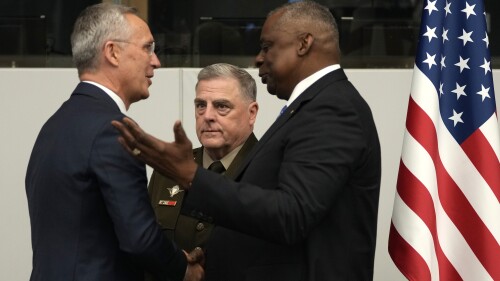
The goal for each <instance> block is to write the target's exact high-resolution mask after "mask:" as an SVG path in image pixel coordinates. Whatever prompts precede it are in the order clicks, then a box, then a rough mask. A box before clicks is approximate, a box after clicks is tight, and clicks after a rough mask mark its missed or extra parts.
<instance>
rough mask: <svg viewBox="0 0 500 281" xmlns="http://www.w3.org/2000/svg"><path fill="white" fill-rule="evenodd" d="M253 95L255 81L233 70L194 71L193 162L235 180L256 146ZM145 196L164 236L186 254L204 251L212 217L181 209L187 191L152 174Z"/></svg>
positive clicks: (223, 67)
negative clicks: (196, 73)
mask: <svg viewBox="0 0 500 281" xmlns="http://www.w3.org/2000/svg"><path fill="white" fill-rule="evenodd" d="M256 97H257V87H256V84H255V80H254V79H253V78H252V76H251V75H250V74H249V73H248V72H247V71H245V70H244V69H241V68H239V67H237V66H233V65H230V64H225V63H218V64H212V65H209V66H207V67H205V68H203V69H202V70H201V71H200V72H199V73H198V83H197V84H196V98H195V100H194V106H195V119H196V134H197V136H198V140H199V141H200V143H201V144H202V147H199V148H196V149H194V150H193V157H194V161H195V162H196V164H198V165H199V166H200V167H203V168H205V169H209V170H213V171H215V172H219V173H222V174H224V175H225V176H226V177H227V178H230V179H234V177H235V176H236V172H237V170H238V167H239V166H240V165H241V163H242V162H243V161H244V159H245V156H246V155H247V154H248V153H249V152H250V150H251V149H252V147H253V146H254V145H255V144H256V143H257V138H256V137H255V135H254V134H253V133H252V131H253V127H254V124H255V119H256V117H257V112H258V109H259V107H258V104H257V102H256ZM219 163H220V164H219ZM218 164H219V165H222V166H217V165H218ZM216 167H219V168H220V170H218V171H217V170H215V168H216ZM149 194H150V197H151V204H152V205H153V209H154V210H155V214H156V217H157V219H158V223H159V224H160V225H161V226H162V228H163V233H164V234H165V235H166V236H167V237H168V238H170V239H172V240H174V241H175V242H176V243H177V245H179V246H180V247H181V248H182V249H184V250H187V251H191V250H193V249H194V248H196V247H201V248H205V245H206V243H207V241H208V239H209V237H210V233H211V232H212V230H213V228H214V224H213V219H212V218H211V217H204V216H199V215H197V214H191V213H190V212H189V211H188V210H186V209H185V208H183V204H182V203H183V200H184V199H185V198H187V197H188V193H187V192H184V191H183V190H182V189H179V186H178V184H177V183H176V182H175V181H173V180H172V179H170V178H167V177H165V176H162V175H161V174H160V173H158V172H156V171H154V172H153V175H152V176H151V179H150V181H149Z"/></svg>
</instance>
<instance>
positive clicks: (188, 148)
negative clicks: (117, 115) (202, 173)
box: [111, 117, 198, 188]
mask: <svg viewBox="0 0 500 281" xmlns="http://www.w3.org/2000/svg"><path fill="white" fill-rule="evenodd" d="M111 123H112V124H113V126H114V127H115V128H116V129H118V131H120V134H121V136H120V137H119V138H118V141H119V142H120V143H121V144H122V145H123V147H124V148H125V149H126V150H127V151H128V152H129V153H130V154H132V155H134V156H135V157H136V158H138V159H140V160H142V161H143V162H145V163H146V164H148V165H149V166H151V167H152V168H154V169H155V170H157V171H158V172H160V173H161V174H162V175H164V176H166V177H169V178H171V179H173V180H175V181H176V182H177V183H179V184H180V185H181V186H182V187H184V188H189V186H190V184H191V182H192V180H193V178H194V175H195V172H196V169H197V167H198V165H197V164H196V163H195V162H194V159H193V145H192V144H191V141H190V140H189V139H188V138H187V136H186V132H185V131H184V129H183V128H182V124H181V122H180V121H176V122H175V124H174V135H175V141H174V142H170V143H169V142H164V141H162V140H160V139H158V138H155V137H154V136H152V135H150V134H148V133H146V132H144V131H143V130H142V129H141V127H139V125H138V124H137V123H135V122H134V121H132V119H130V118H128V117H125V118H123V119H122V120H121V121H112V122H111Z"/></svg>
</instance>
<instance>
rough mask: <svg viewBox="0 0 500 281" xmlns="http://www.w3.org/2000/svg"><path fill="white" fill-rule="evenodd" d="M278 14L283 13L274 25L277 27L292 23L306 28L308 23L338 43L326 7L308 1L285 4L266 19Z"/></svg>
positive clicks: (337, 35) (335, 25)
mask: <svg viewBox="0 0 500 281" xmlns="http://www.w3.org/2000/svg"><path fill="white" fill-rule="evenodd" d="M278 12H281V13H283V14H282V15H281V17H280V19H279V21H278V22H277V24H276V26H278V27H282V28H285V27H286V26H288V25H290V24H292V23H294V24H295V26H308V23H309V24H313V25H314V27H315V30H317V31H319V32H321V33H326V34H330V36H331V39H332V40H334V41H335V42H337V43H338V42H339V31H338V27H337V22H336V21H335V18H334V17H333V15H332V13H331V12H330V10H329V9H328V8H327V7H325V6H323V5H321V4H319V3H316V2H314V1H310V0H304V1H297V2H290V3H286V4H284V5H282V6H280V7H278V8H276V9H274V10H272V11H271V12H269V14H268V17H269V16H271V15H273V14H275V13H278Z"/></svg>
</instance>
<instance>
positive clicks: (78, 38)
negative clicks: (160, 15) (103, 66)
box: [71, 3, 137, 74]
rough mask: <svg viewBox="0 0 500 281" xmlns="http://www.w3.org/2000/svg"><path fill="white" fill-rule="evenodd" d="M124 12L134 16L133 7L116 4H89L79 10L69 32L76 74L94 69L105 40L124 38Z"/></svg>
mask: <svg viewBox="0 0 500 281" xmlns="http://www.w3.org/2000/svg"><path fill="white" fill-rule="evenodd" d="M125 14H133V15H136V14H137V10H136V9H134V8H131V7H126V6H122V5H117V4H111V3H100V4H97V5H92V6H89V7H87V8H86V9H85V10H83V11H82V12H81V13H80V15H79V16H78V19H77V20H76V22H75V26H74V28H73V33H72V34H71V50H72V52H73V62H74V63H75V65H76V68H77V69H78V74H81V73H83V72H86V71H89V72H93V71H95V70H97V67H98V62H99V55H100V54H101V51H102V47H103V45H104V43H105V42H106V41H108V40H111V39H121V40H126V39H128V37H129V36H130V25H129V23H128V21H127V20H126V18H125Z"/></svg>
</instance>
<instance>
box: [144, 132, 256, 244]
mask: <svg viewBox="0 0 500 281" xmlns="http://www.w3.org/2000/svg"><path fill="white" fill-rule="evenodd" d="M256 143H257V138H256V137H255V135H254V134H253V133H252V134H251V135H250V136H249V137H248V139H247V140H246V141H245V143H244V144H243V146H242V147H241V149H240V151H239V152H238V154H236V156H235V157H234V159H233V161H232V162H231V165H229V167H228V168H227V170H226V172H225V173H224V175H225V176H226V177H227V178H229V179H234V177H235V176H236V173H237V171H238V168H239V166H240V165H241V164H242V163H243V161H244V159H245V157H246V156H247V154H248V153H249V152H250V150H251V149H252V148H253V146H254V145H255V144H256ZM193 156H194V160H195V161H196V163H197V164H198V165H199V166H200V167H202V166H203V147H199V148H196V149H193ZM175 185H177V183H175V182H174V181H173V180H171V179H170V178H167V177H165V176H163V175H161V174H159V173H158V172H156V171H154V172H153V175H152V176H151V179H150V181H149V195H150V197H151V204H152V206H153V209H154V211H155V214H156V218H157V220H158V224H160V225H161V227H162V229H163V233H164V234H165V235H166V236H167V237H168V238H170V239H172V240H174V241H175V242H176V243H177V245H178V246H179V247H181V248H182V249H184V250H186V251H188V252H189V251H191V250H193V249H194V248H195V247H202V248H205V245H206V243H207V241H208V239H209V237H210V234H211V232H212V229H213V228H214V224H213V223H212V222H213V219H212V218H210V217H200V216H198V214H196V213H195V214H190V212H189V211H187V210H185V209H183V208H182V206H183V204H182V202H183V200H184V198H185V196H186V194H187V192H185V191H180V192H179V193H177V194H173V195H171V194H170V191H169V188H172V187H173V186H175ZM186 197H187V196H186Z"/></svg>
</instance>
